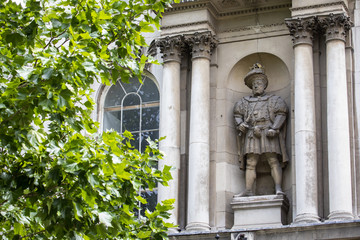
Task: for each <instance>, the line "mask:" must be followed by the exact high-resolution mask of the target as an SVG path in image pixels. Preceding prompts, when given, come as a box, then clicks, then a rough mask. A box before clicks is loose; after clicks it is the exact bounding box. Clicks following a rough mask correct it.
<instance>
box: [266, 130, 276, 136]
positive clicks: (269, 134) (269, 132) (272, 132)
mask: <svg viewBox="0 0 360 240" xmlns="http://www.w3.org/2000/svg"><path fill="white" fill-rule="evenodd" d="M278 134H279V130H274V129H268V130H267V131H266V136H268V137H275V136H277V135H278Z"/></svg>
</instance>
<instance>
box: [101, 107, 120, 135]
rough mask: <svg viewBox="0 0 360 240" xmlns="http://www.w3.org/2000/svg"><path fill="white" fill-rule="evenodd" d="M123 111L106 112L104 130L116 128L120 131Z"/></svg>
mask: <svg viewBox="0 0 360 240" xmlns="http://www.w3.org/2000/svg"><path fill="white" fill-rule="evenodd" d="M120 127H121V111H113V112H105V114H104V131H106V130H108V129H109V130H110V129H114V130H115V131H117V132H119V133H120V131H121V130H120Z"/></svg>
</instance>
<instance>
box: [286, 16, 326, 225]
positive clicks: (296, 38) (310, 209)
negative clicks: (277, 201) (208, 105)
mask: <svg viewBox="0 0 360 240" xmlns="http://www.w3.org/2000/svg"><path fill="white" fill-rule="evenodd" d="M286 23H287V26H288V28H289V30H290V34H291V35H292V37H293V43H294V54H295V80H294V81H295V87H294V88H295V90H294V91H295V107H294V110H295V169H296V217H295V223H301V222H317V221H319V216H318V189H317V151H316V113H315V112H316V111H315V90H314V89H315V86H314V70H313V47H312V44H313V33H314V31H315V27H316V22H315V18H313V17H312V18H306V19H289V20H287V21H286Z"/></svg>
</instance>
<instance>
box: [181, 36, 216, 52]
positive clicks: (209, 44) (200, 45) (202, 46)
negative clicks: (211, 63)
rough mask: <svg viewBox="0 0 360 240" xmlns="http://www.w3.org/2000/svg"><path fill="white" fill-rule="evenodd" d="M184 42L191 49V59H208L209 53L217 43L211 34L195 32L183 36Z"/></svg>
mask: <svg viewBox="0 0 360 240" xmlns="http://www.w3.org/2000/svg"><path fill="white" fill-rule="evenodd" d="M185 41H186V42H187V44H188V45H189V46H190V48H191V53H192V58H193V59H195V58H208V59H210V56H211V51H212V50H213V49H214V48H215V47H216V46H217V43H218V41H217V40H216V38H215V36H213V35H212V34H211V32H203V33H199V32H196V33H194V34H192V35H188V36H185Z"/></svg>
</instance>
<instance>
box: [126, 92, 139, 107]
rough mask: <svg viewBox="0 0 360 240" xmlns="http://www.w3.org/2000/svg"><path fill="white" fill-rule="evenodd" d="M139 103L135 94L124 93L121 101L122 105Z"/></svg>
mask: <svg viewBox="0 0 360 240" xmlns="http://www.w3.org/2000/svg"><path fill="white" fill-rule="evenodd" d="M139 104H140V98H139V96H138V95H136V94H129V95H126V97H125V98H124V102H123V106H124V107H127V106H134V105H139Z"/></svg>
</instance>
